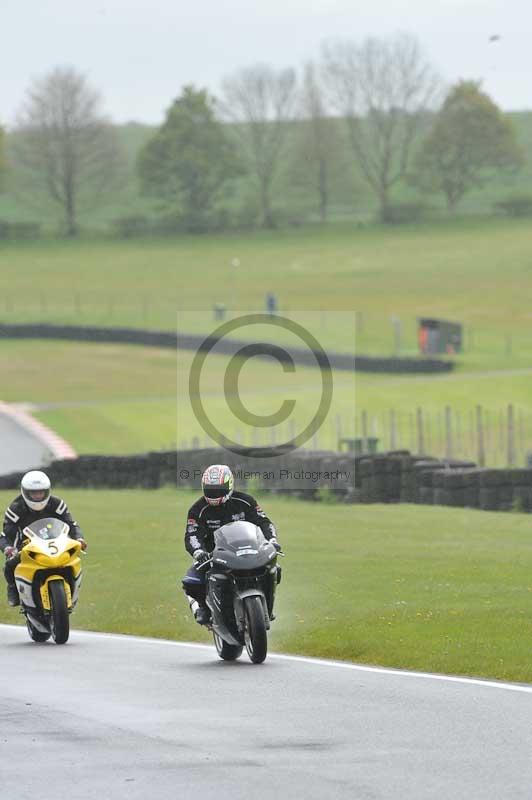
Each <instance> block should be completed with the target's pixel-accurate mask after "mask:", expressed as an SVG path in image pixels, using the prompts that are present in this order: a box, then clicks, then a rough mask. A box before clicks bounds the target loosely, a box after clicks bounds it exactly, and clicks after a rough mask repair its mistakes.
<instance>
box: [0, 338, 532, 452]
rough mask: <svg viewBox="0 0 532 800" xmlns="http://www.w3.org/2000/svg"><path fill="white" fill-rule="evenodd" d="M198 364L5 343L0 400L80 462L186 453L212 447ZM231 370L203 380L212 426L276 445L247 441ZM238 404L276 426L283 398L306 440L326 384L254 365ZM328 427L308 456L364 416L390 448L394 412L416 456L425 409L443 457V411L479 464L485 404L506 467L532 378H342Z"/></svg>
mask: <svg viewBox="0 0 532 800" xmlns="http://www.w3.org/2000/svg"><path fill="white" fill-rule="evenodd" d="M191 360H192V354H191V353H187V352H181V353H180V355H179V358H176V354H175V353H174V352H173V351H172V350H158V349H154V348H143V347H136V346H127V345H120V346H119V345H91V344H81V343H80V344H77V343H76V344H74V343H72V344H71V343H65V342H34V341H22V342H13V341H6V342H4V343H3V344H1V345H0V370H1V371H2V375H3V377H4V383H3V389H2V393H3V399H4V400H5V401H9V402H15V403H23V404H24V403H27V404H29V405H30V408H31V409H34V411H35V413H36V415H37V416H38V418H39V419H41V420H42V421H43V422H45V423H46V424H48V425H50V426H51V427H52V428H54V429H56V430H57V431H58V432H59V433H61V435H63V436H64V437H65V438H66V439H67V440H68V441H70V442H71V444H72V445H73V446H74V448H75V449H76V450H77V451H78V452H80V453H133V452H141V451H146V450H150V449H169V448H173V447H175V446H176V445H177V446H178V447H183V446H190V445H191V444H192V441H193V439H194V438H196V439H197V440H199V442H200V443H201V444H202V445H204V444H210V443H211V442H210V439H208V437H206V434H205V431H204V430H203V429H202V427H201V425H200V424H199V422H198V420H197V419H196V418H195V416H194V413H193V410H192V407H191V403H190V399H189V395H188V374H189V370H190V365H191ZM227 363H228V362H227V359H226V358H224V357H221V356H216V357H213V358H212V359H211V360H210V361H209V362H208V364H209V366H208V369H206V370H205V373H204V380H202V383H201V386H202V392H203V395H204V405H205V408H206V410H207V412H208V414H209V417H210V418H211V419H212V420H213V421H214V422H215V424H216V425H217V426H218V427H219V428H221V429H223V430H224V432H225V433H226V435H228V436H230V437H232V438H237V439H240V440H241V442H242V443H243V444H270V443H271V442H272V439H271V432H270V431H269V430H268V429H265V430H262V431H261V430H260V429H250V428H249V426H247V425H243V424H241V423H239V422H238V421H236V420H235V417H234V416H233V414H232V412H231V411H230V409H229V408H228V406H227V403H226V400H225V397H224V394H223V376H224V373H225V370H226V367H227ZM239 385H240V388H241V396H242V400H243V402H244V404H245V406H246V407H247V408H249V410H250V411H252V412H253V413H257V414H261V415H262V414H269V413H272V412H273V411H274V410H275V409H276V408H279V406H280V405H281V402H282V401H283V399H284V398H285V397H287V396H288V397H292V396H294V397H295V398H296V399H297V405H296V409H295V412H294V414H295V418H296V420H297V425H298V430H300V429H301V428H302V427H303V426H304V423H306V422H308V421H309V418H310V417H311V416H312V413H313V411H314V409H315V408H316V407H317V404H318V403H319V396H320V394H321V383H320V380H319V376H318V375H317V373H316V371H315V370H311V369H303V368H301V369H298V370H297V372H296V373H295V375H293V376H290V375H288V376H287V375H284V374H283V373H282V372H281V371H280V369H279V367H278V365H276V364H271V363H269V362H266V361H263V362H258V361H257V360H252V361H250V362H249V364H248V365H247V366H246V367H245V368H244V369H243V371H242V373H241V380H240V383H239ZM333 385H334V390H333V402H332V407H331V410H330V412H329V415H328V417H327V419H326V421H325V423H324V425H323V427H322V429H321V430H320V431H319V433H318V434H317V436H316V438H315V439H314V440H311V441H310V442H309V443H308V446H315V447H316V446H318V447H326V448H333V449H335V448H336V445H337V438H338V433H341V434H342V435H344V436H350V435H351V436H352V435H354V434H355V432H356V433H357V434H359V435H360V433H361V414H362V411H367V414H368V424H369V428H370V432H372V433H375V434H376V435H377V436H378V437H379V438H380V440H381V449H382V448H386V447H390V446H391V441H390V428H389V411H390V409H394V410H395V412H396V419H397V425H398V434H399V439H398V440H397V441H396V446H402V447H406V448H409V449H413V450H415V449H416V442H415V440H413V438H412V434H413V419H412V417H413V414H414V411H415V408H416V407H417V406H420V407H421V408H423V410H424V414H425V422H426V437H425V438H426V443H425V444H426V449H427V451H428V452H430V453H432V454H435V455H443V452H444V447H445V445H444V436H443V410H444V407H445V406H446V405H449V406H450V407H451V408H452V409H453V415H454V422H453V424H454V427H455V429H456V434H458V427H459V428H460V433H461V436H460V437H458V435H457V441H456V446H455V455H461V456H467V457H469V458H474V457H475V456H476V452H475V443H474V440H473V437H472V433H473V431H474V428H475V420H474V418H473V409H474V406H475V404H476V403H481V404H482V405H483V407H484V409H485V421H486V425H487V429H488V430H487V442H486V446H487V451H488V461H489V463H490V464H503V463H504V457H505V443H504V437H503V439H502V441H501V418H502V417H503V416H504V413H505V409H506V405H507V403H509V402H511V403H513V404H514V406H515V409H516V419H517V423H518V428H519V429H518V434H519V436H518V439H519V446H518V458H519V463H524V458H525V452H526V451H527V450H528V449H532V371H522V372H515V373H513V372H509V373H505V372H500V373H495V374H494V373H485V374H484V373H479V372H472V373H464V372H461V373H458V374H450V375H441V376H434V377H431V378H428V379H427V378H425V377H420V376H392V375H368V374H357V375H356V376H355V378H354V379H353V377H352V376H351V375H349V374H346V373H342V372H336V373H335V374H334V384H333ZM286 438H290V429H289V423H285V424H284V425H281V426H279V428H278V430H277V438H276V441H277V442H280V441H281V440H284V439H286Z"/></svg>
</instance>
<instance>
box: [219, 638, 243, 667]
mask: <svg viewBox="0 0 532 800" xmlns="http://www.w3.org/2000/svg"><path fill="white" fill-rule="evenodd" d="M212 635H213V638H214V644H215V647H216V652H217V653H218V655H219V656H220V658H223V660H224V661H236V659H237V658H240V656H241V655H242V650H243V649H244V648H243V647H242V646H241V645H238V644H229V643H228V642H226V641H225V640H224V639H222V637H221V636H218V634H217V633H215V632H214V631H213V632H212Z"/></svg>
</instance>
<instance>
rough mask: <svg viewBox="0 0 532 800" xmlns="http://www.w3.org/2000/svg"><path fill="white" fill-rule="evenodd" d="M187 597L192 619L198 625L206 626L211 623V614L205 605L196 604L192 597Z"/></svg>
mask: <svg viewBox="0 0 532 800" xmlns="http://www.w3.org/2000/svg"><path fill="white" fill-rule="evenodd" d="M187 597H188V602H189V605H190V610H191V611H192V613H193V614H194V619H195V620H196V622H197V623H198V625H208V624H209V622H210V621H211V612H210V610H209V608H208V607H207V606H206V605H205V603H198V601H197V600H196V599H195V598H194V597H189V596H188V595H187Z"/></svg>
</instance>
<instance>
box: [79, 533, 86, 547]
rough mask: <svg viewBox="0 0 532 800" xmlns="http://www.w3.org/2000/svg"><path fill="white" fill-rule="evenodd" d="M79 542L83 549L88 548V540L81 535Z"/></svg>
mask: <svg viewBox="0 0 532 800" xmlns="http://www.w3.org/2000/svg"><path fill="white" fill-rule="evenodd" d="M78 542H79V543H80V545H81V549H82V550H86V549H87V542H86V541H85V539H83V538H82V537H81V536H80V537H79V539H78Z"/></svg>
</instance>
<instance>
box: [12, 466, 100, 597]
mask: <svg viewBox="0 0 532 800" xmlns="http://www.w3.org/2000/svg"><path fill="white" fill-rule="evenodd" d="M50 491H51V485H50V479H49V478H48V476H47V475H46V474H45V473H44V472H40V471H39V470H32V471H31V472H27V473H26V474H25V475H24V477H23V478H22V481H21V484H20V492H21V493H20V494H19V495H18V496H17V497H15V499H14V500H13V502H12V503H10V505H9V506H8V508H7V509H6V512H5V516H4V526H3V531H2V533H0V551H2V552H3V553H4V555H5V556H6V564H5V567H4V577H5V579H6V581H7V602H8V603H9V605H10V606H18V605H19V604H20V599H19V596H18V591H17V587H16V584H15V568H16V567H17V565H18V564H20V554H19V552H18V550H19V548H20V545H21V543H22V531H23V530H24V528H26V527H27V526H28V525H31V524H32V523H33V522H36V521H37V520H38V519H45V518H46V517H54V518H55V519H60V520H62V521H63V522H66V523H67V524H68V525H70V532H69V536H70V537H71V538H72V539H77V540H78V541H79V542H81V547H82V549H83V550H85V548H86V547H87V544H86V542H85V539H84V538H83V534H82V532H81V528H80V527H79V525H78V523H77V522H76V521H75V520H74V519H72V516H71V514H70V512H69V510H68V508H67V505H66V503H65V501H64V500H61V498H60V497H56V496H54V495H52V494H50Z"/></svg>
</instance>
